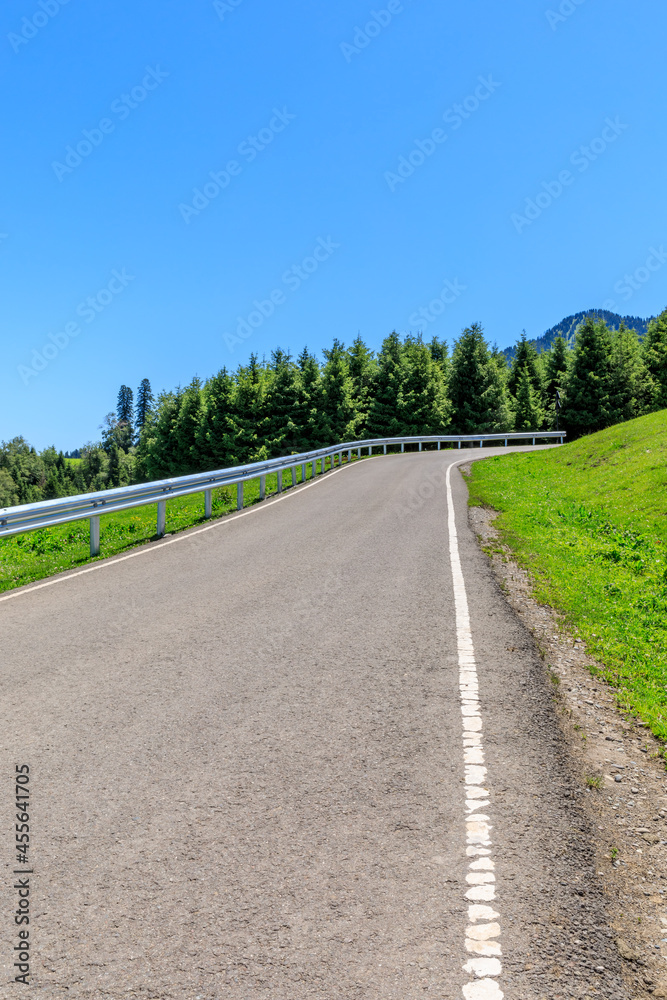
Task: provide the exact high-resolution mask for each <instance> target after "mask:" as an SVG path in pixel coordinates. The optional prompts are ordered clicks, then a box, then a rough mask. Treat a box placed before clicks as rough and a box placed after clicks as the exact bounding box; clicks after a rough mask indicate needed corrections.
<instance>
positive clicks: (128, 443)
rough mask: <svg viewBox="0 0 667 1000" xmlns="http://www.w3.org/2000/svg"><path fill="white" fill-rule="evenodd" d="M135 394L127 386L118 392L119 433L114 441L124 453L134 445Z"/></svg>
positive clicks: (122, 386) (117, 415) (117, 414)
mask: <svg viewBox="0 0 667 1000" xmlns="http://www.w3.org/2000/svg"><path fill="white" fill-rule="evenodd" d="M133 400H134V393H133V392H132V390H131V389H130V388H129V386H127V385H121V387H120V389H119V390H118V400H117V404H116V417H117V421H118V423H117V428H118V431H117V433H116V434H115V435H114V439H115V441H116V443H117V444H118V446H119V447H120V448H122V449H123V450H124V451H129V449H130V448H131V447H132V445H133V444H134V429H133V428H134V403H133Z"/></svg>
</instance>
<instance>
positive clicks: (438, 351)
mask: <svg viewBox="0 0 667 1000" xmlns="http://www.w3.org/2000/svg"><path fill="white" fill-rule="evenodd" d="M428 349H429V351H430V352H431V357H432V358H433V360H434V361H435V362H436V364H438V365H440V368H441V369H442V373H443V375H444V376H445V378H448V376H449V348H448V347H447V341H446V340H438V338H437V337H433V338H432V339H431V340H430V341H429V344H428Z"/></svg>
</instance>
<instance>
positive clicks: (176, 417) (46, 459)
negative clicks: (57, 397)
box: [0, 310, 667, 507]
mask: <svg viewBox="0 0 667 1000" xmlns="http://www.w3.org/2000/svg"><path fill="white" fill-rule="evenodd" d="M323 355H324V358H323V360H322V361H319V360H318V359H317V358H316V357H315V356H314V355H312V354H311V353H310V352H309V351H308V350H307V349H304V350H303V351H302V352H301V353H300V354H299V355H298V357H296V358H294V357H292V356H291V355H290V354H289V353H286V352H285V351H283V350H281V349H280V348H277V349H276V350H274V351H273V352H272V353H271V357H270V359H268V360H267V359H262V360H261V361H260V360H259V359H258V357H257V356H256V355H251V356H250V359H249V361H248V362H247V364H241V365H239V366H238V368H237V369H236V370H235V371H228V370H227V369H226V368H222V369H221V370H220V371H219V372H217V373H216V374H215V375H212V376H210V377H209V378H207V379H205V380H202V379H201V378H199V377H198V376H195V377H194V378H192V379H191V381H190V382H189V383H188V384H187V385H185V386H179V387H177V388H175V389H170V390H166V391H162V392H160V393H159V394H158V395H157V396H154V395H153V392H152V390H151V385H150V382H149V380H148V379H144V380H143V382H142V383H141V385H140V386H139V388H138V390H137V393H136V397H135V394H134V392H133V390H132V389H131V388H129V387H128V386H125V385H123V386H121V388H120V390H119V393H118V398H117V401H116V408H115V410H114V411H112V412H110V413H108V414H107V415H106V417H105V418H104V422H103V424H102V425H101V428H100V430H101V437H100V440H99V441H96V442H88V443H87V444H85V445H83V446H82V447H80V448H79V449H77V451H76V452H74V453H73V455H74V456H76V457H71V456H66V455H64V454H63V453H62V452H58V451H56V449H55V448H53V447H50V448H46V449H45V450H44V451H42V452H41V453H37V452H36V451H35V449H34V448H32V447H31V446H30V444H29V443H28V442H27V441H25V440H24V439H23V438H22V437H17V438H14V439H13V440H11V441H8V442H3V443H2V444H1V445H0V507H8V506H12V505H14V504H24V503H33V502H37V501H39V500H45V499H52V498H56V497H60V496H70V495H74V494H77V493H86V492H92V491H95V490H103V489H109V488H111V487H114V486H122V485H127V484H131V483H135V482H145V481H148V480H152V479H162V478H167V477H170V476H180V475H186V474H188V473H192V472H204V471H207V470H212V469H220V468H224V467H226V466H231V465H237V464H241V463H244V462H252V461H260V460H262V459H264V458H271V457H276V456H279V455H289V454H294V453H298V452H302V451H307V450H309V449H313V448H318V447H323V446H326V445H329V444H336V443H338V442H343V441H353V440H361V439H364V438H378V437H395V436H407V435H420V434H424V435H425V434H447V433H448V434H475V433H480V432H482V433H493V432H497V433H501V432H504V431H513V430H514V431H523V430H526V431H529V430H530V431H536V430H547V429H549V430H551V429H554V428H555V427H556V426H557V423H558V426H559V427H560V428H562V429H565V430H567V432H568V436H569V437H570V439H572V438H576V437H580V436H581V435H584V434H589V433H592V432H594V431H598V430H601V429H603V428H605V427H609V426H611V425H612V424H616V423H619V422H621V421H624V420H630V419H632V418H634V417H638V416H641V415H643V414H645V413H649V412H651V411H653V410H657V409H663V408H665V407H667V310H665V311H664V312H663V313H661V314H660V316H658V317H656V318H655V319H653V320H652V321H651V322H650V323H649V324H648V327H647V329H646V331H645V333H643V331H642V332H641V333H638V331H637V330H636V329H634V328H632V327H628V326H626V325H625V323H624V322H621V323H620V325H619V327H618V328H617V329H614V328H613V327H611V326H609V325H608V324H607V322H605V319H604V318H603V317H600V316H599V315H589V316H587V317H583V318H582V321H581V323H580V324H579V326H578V328H577V331H576V335H575V337H574V346H573V347H570V346H568V342H567V341H566V339H565V338H563V337H558V336H557V337H556V338H555V339H554V340H553V341H552V342H551V345H550V347H549V348H548V349H546V350H541V351H538V350H537V349H536V348H535V346H534V344H533V343H531V342H530V341H528V340H527V339H526V337H525V335H524V336H523V337H522V338H521V339H520V340H519V341H518V343H517V344H516V347H515V348H514V349H513V357H512V358H511V359H509V360H508V358H507V356H506V355H507V352H503V351H501V350H499V349H498V348H496V347H491V346H489V344H488V343H487V341H486V339H485V336H484V332H483V330H482V328H481V326H480V325H479V324H473V325H472V326H470V327H468V328H466V329H465V330H463V331H462V333H461V335H460V337H459V338H458V340H457V341H456V342H455V343H454V347H453V350H452V351H451V353H450V352H449V350H448V346H447V344H446V343H445V342H444V341H441V340H438V339H437V338H434V339H432V340H431V341H430V342H428V343H425V342H424V341H423V340H422V338H421V337H419V336H417V337H415V336H406V337H404V338H403V339H401V337H399V335H398V334H397V333H392V334H390V335H389V336H388V337H387V338H386V339H385V340H384V341H383V343H382V348H381V350H380V351H379V352H378V353H377V354H375V353H374V352H373V351H371V350H369V349H368V347H367V346H366V344H365V343H364V342H363V340H362V339H361V337H357V338H356V339H355V340H354V341H353V342H352V344H351V345H350V346H349V347H346V346H345V345H344V344H343V343H342V342H340V341H339V340H334V342H333V344H332V345H331V347H330V348H329V349H327V350H324V351H323Z"/></svg>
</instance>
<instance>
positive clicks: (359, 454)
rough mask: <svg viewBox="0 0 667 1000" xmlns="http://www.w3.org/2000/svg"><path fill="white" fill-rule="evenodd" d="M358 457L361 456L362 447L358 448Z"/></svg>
mask: <svg viewBox="0 0 667 1000" xmlns="http://www.w3.org/2000/svg"><path fill="white" fill-rule="evenodd" d="M357 458H361V448H357Z"/></svg>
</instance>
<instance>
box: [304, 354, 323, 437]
mask: <svg viewBox="0 0 667 1000" xmlns="http://www.w3.org/2000/svg"><path fill="white" fill-rule="evenodd" d="M298 365H299V375H300V384H301V391H302V393H303V405H304V417H303V423H302V435H303V436H302V439H301V447H300V448H299V451H314V450H315V449H316V448H322V447H323V446H324V445H325V444H326V442H327V422H326V419H325V415H324V391H323V388H322V373H321V371H320V366H319V364H318V363H317V358H315V357H314V356H313V355H312V354H310V353H309V351H308V349H307V348H304V349H303V351H302V352H301V354H300V355H299V357H298Z"/></svg>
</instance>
